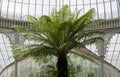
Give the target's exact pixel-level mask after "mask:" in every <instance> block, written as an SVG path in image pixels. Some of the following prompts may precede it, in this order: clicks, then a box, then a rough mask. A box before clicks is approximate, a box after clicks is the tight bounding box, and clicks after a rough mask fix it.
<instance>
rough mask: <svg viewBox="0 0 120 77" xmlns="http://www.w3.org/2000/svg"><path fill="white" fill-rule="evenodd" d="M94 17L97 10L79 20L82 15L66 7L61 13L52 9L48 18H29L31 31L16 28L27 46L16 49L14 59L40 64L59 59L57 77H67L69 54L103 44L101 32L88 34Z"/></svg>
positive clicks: (45, 16) (15, 47)
mask: <svg viewBox="0 0 120 77" xmlns="http://www.w3.org/2000/svg"><path fill="white" fill-rule="evenodd" d="M93 16H94V9H90V10H89V11H88V12H87V13H86V14H84V15H82V16H80V11H77V12H71V10H70V9H69V7H68V6H67V5H64V6H63V7H62V8H61V9H60V10H59V11H57V10H56V9H53V10H52V12H51V14H50V15H49V16H47V15H43V16H41V17H40V18H38V19H37V18H35V17H32V16H28V17H29V20H30V26H31V27H32V28H31V29H25V28H22V27H20V26H16V27H15V29H16V30H17V31H19V32H21V33H22V34H23V36H24V37H25V39H26V40H28V41H29V43H28V44H24V45H16V46H14V51H15V52H17V54H16V55H15V57H18V58H26V57H33V58H35V59H37V60H39V59H41V58H43V57H44V58H46V57H47V56H48V55H49V56H55V57H56V58H57V62H56V68H57V77H68V60H67V57H68V55H67V54H68V53H71V52H73V51H72V50H73V49H74V48H85V45H88V44H92V43H95V42H100V41H104V40H103V39H102V38H100V37H99V36H98V37H97V36H96V37H95V35H97V34H102V33H103V32H100V31H94V30H93V31H86V30H85V28H86V27H88V26H89V25H90V24H91V23H92V21H93V20H94V19H93Z"/></svg>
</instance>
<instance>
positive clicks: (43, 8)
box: [0, 0, 120, 19]
mask: <svg viewBox="0 0 120 77" xmlns="http://www.w3.org/2000/svg"><path fill="white" fill-rule="evenodd" d="M65 4H67V5H69V6H70V8H71V9H73V11H74V9H75V8H76V9H82V13H83V14H84V13H85V12H87V11H88V10H89V9H90V8H95V10H96V14H97V15H96V18H99V19H101V18H102V19H109V18H115V17H119V11H120V8H119V2H118V0H1V1H0V12H1V13H0V14H1V16H2V17H7V18H17V19H24V18H25V16H26V15H32V16H35V17H39V16H41V15H43V14H49V13H50V11H51V9H52V8H53V7H55V8H57V9H59V8H60V7H61V6H62V5H65Z"/></svg>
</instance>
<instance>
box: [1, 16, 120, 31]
mask: <svg viewBox="0 0 120 77" xmlns="http://www.w3.org/2000/svg"><path fill="white" fill-rule="evenodd" d="M13 25H19V26H21V27H24V28H26V29H31V27H30V26H29V22H28V21H24V20H15V19H8V18H0V28H11V26H13ZM114 28H117V29H118V28H120V17H118V18H113V19H103V20H101V21H99V22H93V23H92V24H91V26H90V27H88V28H86V29H85V30H105V31H108V30H109V29H114ZM11 29H12V28H11Z"/></svg>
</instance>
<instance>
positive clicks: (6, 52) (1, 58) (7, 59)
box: [0, 34, 14, 71]
mask: <svg viewBox="0 0 120 77" xmlns="http://www.w3.org/2000/svg"><path fill="white" fill-rule="evenodd" d="M10 46H11V45H10V42H9V40H8V38H7V37H6V36H5V35H4V34H0V71H1V70H2V69H3V68H4V67H5V66H7V65H8V64H10V63H12V62H13V61H14V59H13V58H12V55H13V53H12V52H11V47H10Z"/></svg>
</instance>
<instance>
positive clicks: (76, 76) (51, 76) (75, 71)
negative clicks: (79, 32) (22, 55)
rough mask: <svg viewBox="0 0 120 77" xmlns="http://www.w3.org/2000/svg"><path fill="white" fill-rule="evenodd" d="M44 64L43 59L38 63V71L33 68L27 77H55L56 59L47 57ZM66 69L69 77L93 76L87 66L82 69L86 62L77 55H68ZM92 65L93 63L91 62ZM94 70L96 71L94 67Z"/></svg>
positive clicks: (89, 67) (91, 70)
mask: <svg viewBox="0 0 120 77" xmlns="http://www.w3.org/2000/svg"><path fill="white" fill-rule="evenodd" d="M46 59H47V60H46V62H43V61H44V59H42V60H40V61H39V66H38V67H37V68H38V69H36V68H35V71H33V72H30V74H29V77H56V76H57V68H56V64H55V63H56V61H57V59H56V57H51V56H48V57H47V58H46ZM68 59H69V60H68V62H69V63H68V64H69V65H68V69H69V77H84V75H86V76H88V77H94V76H95V74H94V73H93V71H94V69H91V67H94V66H92V65H91V66H88V67H84V62H85V61H88V62H89V60H86V59H84V58H82V57H81V56H79V55H77V54H73V53H72V54H70V55H69V57H68ZM80 61H81V63H80ZM92 63H93V64H94V62H92ZM94 68H95V69H98V68H96V67H94Z"/></svg>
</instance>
